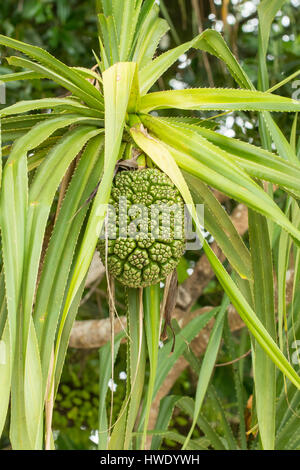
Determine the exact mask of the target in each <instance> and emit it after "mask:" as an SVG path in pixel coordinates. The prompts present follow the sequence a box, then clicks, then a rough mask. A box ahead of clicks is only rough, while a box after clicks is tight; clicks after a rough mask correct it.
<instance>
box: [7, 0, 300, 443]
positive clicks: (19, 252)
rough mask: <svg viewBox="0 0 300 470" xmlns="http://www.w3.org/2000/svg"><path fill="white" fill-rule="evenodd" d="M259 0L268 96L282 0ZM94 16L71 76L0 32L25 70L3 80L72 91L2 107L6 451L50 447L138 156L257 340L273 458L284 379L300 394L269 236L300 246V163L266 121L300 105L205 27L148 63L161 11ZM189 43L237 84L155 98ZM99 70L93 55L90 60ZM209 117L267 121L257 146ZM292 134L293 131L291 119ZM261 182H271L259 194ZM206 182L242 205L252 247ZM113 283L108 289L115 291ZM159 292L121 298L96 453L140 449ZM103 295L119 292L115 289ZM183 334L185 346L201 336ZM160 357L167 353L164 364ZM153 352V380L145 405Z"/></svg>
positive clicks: (134, 4) (110, 6) (263, 426)
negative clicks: (75, 342) (93, 268)
mask: <svg viewBox="0 0 300 470" xmlns="http://www.w3.org/2000/svg"><path fill="white" fill-rule="evenodd" d="M266 3H267V2H266V1H264V2H262V4H261V7H260V20H262V19H263V20H264V26H263V28H261V30H260V45H259V58H260V66H259V73H260V77H259V78H260V80H259V87H260V89H261V90H265V89H266V88H267V85H266V79H265V80H263V79H264V78H265V77H266V75H265V74H266V71H265V69H264V67H263V63H264V58H265V54H266V48H267V43H268V39H269V37H268V34H269V29H270V28H269V27H270V25H271V21H272V17H273V16H275V13H276V8H279V7H278V3H280V2H268V4H269V6H270V4H272V5H271V7H272V8H271V10H272V11H271V10H270V9H267V8H266ZM281 3H283V2H281ZM275 4H276V5H275ZM97 13H98V26H99V44H100V54H99V56H98V55H96V54H95V53H94V58H95V60H96V66H94V67H92V68H91V69H85V68H82V67H69V66H67V65H65V64H64V63H62V62H61V61H59V60H58V59H57V58H55V57H53V56H52V55H50V54H49V53H48V52H46V51H45V50H43V49H41V48H39V47H36V46H32V45H29V44H25V43H23V42H20V41H17V40H15V39H12V38H8V37H5V36H0V44H1V45H2V46H4V47H6V48H9V49H14V50H16V51H18V52H19V53H22V54H23V55H18V56H11V57H8V59H7V60H8V63H9V64H10V65H11V66H15V67H21V68H22V69H24V70H23V71H21V72H16V73H12V74H8V75H4V76H1V80H2V81H3V82H6V81H10V80H31V79H41V80H42V79H48V80H52V81H54V82H55V83H56V84H57V85H59V86H61V87H63V88H65V89H66V90H67V94H66V95H65V96H63V97H57V98H42V99H38V100H32V101H21V102H17V103H15V104H13V105H11V106H8V107H4V108H2V110H1V112H0V115H1V131H2V144H3V146H2V162H3V165H2V166H3V172H2V176H1V246H2V256H3V267H2V271H1V277H0V301H1V308H0V334H1V337H2V343H1V345H2V349H3V348H4V352H5V356H6V357H5V359H6V360H5V361H2V362H3V363H2V364H1V365H0V429H1V430H2V429H3V426H4V423H5V421H6V417H7V413H8V409H10V440H11V444H12V447H13V448H15V449H42V448H43V445H44V444H43V440H44V439H43V436H46V444H45V445H46V448H53V446H54V443H53V438H52V435H51V415H52V409H53V402H54V400H55V395H56V392H57V388H58V385H59V381H60V375H61V371H62V367H63V363H64V359H65V354H66V350H67V346H68V339H69V335H70V331H71V328H72V325H73V322H74V319H75V317H76V313H77V309H78V305H79V302H80V299H81V296H82V293H83V290H84V285H85V278H86V275H87V272H88V269H89V266H90V263H91V260H92V257H93V254H94V251H95V248H96V245H97V242H98V238H99V235H100V233H101V231H102V228H103V226H104V221H105V217H106V208H107V205H108V202H109V200H110V196H111V189H112V185H113V181H114V177H115V174H116V171H117V169H118V168H119V167H120V166H122V163H124V162H125V163H126V160H129V161H131V162H132V157H133V156H134V155H137V154H138V155H142V159H143V162H144V164H146V165H147V166H150V167H151V168H156V169H157V171H158V170H159V171H161V172H162V173H163V174H164V175H165V176H166V178H168V179H169V180H171V182H172V185H173V186H174V188H176V191H178V193H180V195H181V198H182V200H183V201H184V202H185V204H186V205H187V207H188V208H189V211H190V215H191V217H192V219H193V223H194V226H195V229H196V232H197V235H198V237H199V239H200V240H201V242H202V245H203V250H204V252H205V254H206V256H207V258H208V260H209V262H210V263H211V265H212V267H213V269H214V272H215V274H216V277H217V278H218V280H219V282H220V284H221V286H222V287H223V289H224V291H225V293H226V294H227V296H228V298H229V299H230V302H231V303H232V305H233V306H234V307H235V309H236V310H237V312H238V313H239V315H240V316H241V318H242V319H243V321H244V322H245V324H246V326H247V327H248V329H249V331H250V332H251V338H252V346H253V350H252V352H253V358H254V365H255V367H254V380H255V387H256V406H257V416H258V424H259V431H260V437H261V442H262V446H263V448H274V435H275V431H274V429H275V410H274V403H275V397H276V377H277V375H278V371H281V372H282V373H283V374H284V376H285V377H286V379H288V380H289V381H290V382H291V384H293V386H295V387H296V388H300V378H299V376H298V374H297V372H296V370H295V369H294V368H293V366H292V365H291V363H290V362H289V360H288V359H287V358H286V356H285V354H284V353H283V348H284V345H283V343H284V341H283V340H284V338H283V325H284V324H285V320H286V318H285V314H283V313H282V312H279V315H278V324H277V327H276V322H275V311H274V301H273V274H272V270H273V268H272V258H271V245H272V233H275V232H276V230H275V227H277V232H276V233H278V230H279V231H280V233H286V234H287V235H286V239H287V240H289V243H290V244H291V245H293V246H294V247H295V250H298V247H299V243H300V231H299V228H298V222H297V221H298V215H299V208H298V205H297V200H298V199H299V196H300V164H299V160H298V158H297V155H296V153H295V149H294V147H293V144H290V143H289V142H288V141H287V140H286V139H285V137H284V136H283V135H282V133H281V131H280V130H279V128H278V126H277V125H276V123H275V121H274V120H273V118H272V117H271V114H270V112H274V111H275V112H297V111H299V110H300V103H299V102H298V101H296V100H293V99H290V98H286V97H282V96H279V95H278V94H274V93H271V92H268V91H257V90H256V89H255V87H254V85H253V84H252V82H251V81H250V79H249V78H248V76H247V75H246V73H245V72H244V70H243V69H242V68H241V66H240V65H239V64H238V62H237V60H236V59H235V57H234V56H233V55H232V53H231V52H230V50H229V48H228V47H227V45H226V43H225V42H224V40H223V38H222V36H221V35H220V34H219V33H218V32H216V31H214V30H206V31H204V32H202V33H201V34H200V35H199V36H197V37H195V38H194V39H193V40H191V41H189V42H187V43H185V44H182V45H180V46H178V47H176V48H174V49H171V50H169V51H167V52H164V53H162V54H161V55H158V56H156V49H157V46H158V44H159V41H160V39H161V37H162V36H163V35H164V34H165V33H166V32H167V30H168V24H167V22H166V21H165V20H164V19H162V18H161V17H159V7H158V5H156V2H155V1H154V0H145V1H144V2H143V1H142V0H124V1H122V2H120V1H119V0H101V1H98V4H97ZM191 48H194V49H198V50H202V51H206V52H207V53H209V54H213V55H215V56H216V57H217V58H219V59H220V60H222V61H224V63H225V64H226V65H227V67H228V69H229V72H230V73H231V75H232V77H233V78H234V80H235V81H236V83H237V85H238V88H235V89H220V88H216V89H215V88H199V89H184V90H169V91H155V92H151V88H152V87H153V86H154V85H155V83H156V82H157V80H158V79H159V78H160V77H161V76H162V75H163V74H164V72H165V71H166V70H167V69H168V68H169V67H171V66H172V64H174V63H175V62H176V61H177V59H178V58H179V57H180V56H181V55H182V54H184V53H185V52H187V51H188V50H189V49H191ZM92 62H93V55H91V66H92ZM279 86H280V84H279V85H278V87H279ZM275 88H276V87H275ZM271 91H274V90H271ZM162 109H163V110H167V109H176V110H178V113H177V117H176V116H175V117H174V111H172V117H168V116H167V115H166V112H165V111H164V113H163V115H162V113H160V110H162ZM41 110H47V112H41ZM180 110H193V111H194V112H198V113H197V117H181V114H180ZM214 110H216V111H223V112H227V111H238V110H243V111H252V112H258V113H260V131H261V135H262V137H263V145H264V147H265V148H261V147H257V146H254V145H251V144H249V143H246V142H243V141H239V140H236V139H234V138H229V137H226V136H224V135H221V134H220V133H218V132H216V131H215V130H214V126H211V122H212V121H211V119H208V120H207V119H206V118H205V111H214ZM154 111H155V113H154ZM200 112H201V114H200ZM185 114H186V113H185ZM194 116H195V114H194ZM200 116H202V117H200ZM293 129H294V131H293V132H294V135H295V132H296V131H295V129H296V120H295V123H294V126H293ZM270 141H274V143H275V145H276V148H277V153H274V152H271V151H270V149H269V148H268V144H269V143H270ZM145 162H146V163H145ZM125 167H126V165H125ZM127 169H128V168H127ZM262 182H269V183H271V184H269V186H268V190H267V191H266V190H265V187H264V186H263V185H262ZM273 185H276V187H280V188H281V189H282V190H283V191H285V192H286V193H287V198H288V201H289V209H288V211H286V212H283V211H282V210H281V209H280V208H279V206H278V205H277V204H276V203H275V202H274V199H273V195H272V188H273ZM211 188H215V189H217V190H219V191H221V192H223V193H224V194H226V195H227V196H229V197H230V198H232V199H234V200H236V201H238V202H240V203H243V204H245V205H246V206H248V208H249V228H250V247H249V248H248V247H247V246H246V244H245V243H244V241H243V240H242V238H241V237H240V236H239V234H238V232H237V230H236V229H235V227H234V225H233V224H232V222H231V220H230V218H229V216H228V215H227V213H226V212H225V211H224V210H223V208H222V207H221V206H220V204H219V202H218V201H217V199H216V198H215V196H214V193H213V192H212V191H211ZM197 203H204V204H205V216H207V217H205V228H206V229H207V230H209V232H210V233H211V234H212V235H213V237H214V238H215V240H216V241H217V243H218V245H219V246H220V248H221V249H222V251H223V253H224V254H225V256H226V258H227V260H228V262H229V264H230V267H231V270H229V269H226V268H225V267H224V265H223V264H222V263H221V262H220V260H219V259H218V258H217V256H216V255H215V253H214V252H213V250H212V249H211V247H210V245H209V244H208V243H207V241H206V239H205V238H204V237H203V234H202V233H203V227H202V225H201V221H200V220H199V218H198V215H197V211H196V209H195V204H197ZM49 226H50V230H51V232H52V233H51V237H49ZM274 231H275V232H274ZM49 238H50V240H49ZM104 261H105V250H104ZM173 268H174V266H173V267H172V269H173ZM171 282H172V279H171V278H170V275H169V276H168V277H167V281H166V283H165V285H166V287H165V289H167V288H168V287H170V283H171ZM109 286H110V291H112V289H113V284H112V282H111V281H110V283H109ZM162 289H163V287H160V284H159V283H157V282H156V283H155V284H154V285H148V286H147V287H144V289H142V288H141V287H139V286H138V287H136V288H135V287H129V288H128V292H127V295H128V331H127V332H126V334H127V336H128V338H129V339H128V341H127V343H128V387H127V392H126V399H125V401H124V404H123V407H122V409H121V412H120V415H119V418H118V419H117V421H116V422H115V423H112V422H111V420H110V422H108V419H107V416H106V409H105V394H104V395H103V396H102V397H100V415H99V429H100V433H99V448H104V449H105V448H107V447H109V448H110V449H128V448H132V446H139V447H141V448H143V447H144V446H145V442H146V436H147V426H148V420H149V413H150V407H151V402H152V400H153V397H154V396H155V394H156V392H157V390H158V387H159V385H160V384H161V381H162V378H163V376H164V374H166V373H167V370H166V369H165V370H163V369H162V368H163V367H164V364H165V363H164V362H163V361H162V362H161V361H159V366H158V355H159V354H161V353H159V351H158V343H159V338H160V333H161V331H160V328H161V319H160V308H161V306H160V294H161V292H160V291H161V290H162ZM110 295H111V296H112V298H113V295H112V292H110ZM165 297H166V296H165ZM165 297H164V298H165ZM227 305H228V304H227V303H226V302H225V304H224V305H223V304H222V306H221V308H220V309H216V310H213V311H212V312H209V314H206V315H205V316H204V317H203V318H200V319H197V322H198V323H197V325H196V324H195V325H194V324H193V325H194V326H193V328H195V327H196V326H197V328H198V330H199V328H201V327H203V326H204V324H205V323H206V322H207V321H208V320H209V319H210V318H212V316H213V315H214V314H216V313H217V315H218V316H217V320H216V328H215V330H214V338H213V340H214V341H215V342H217V345H219V343H220V340H221V336H220V335H221V334H222V325H223V321H224V313H225V311H226V308H227ZM112 310H114V309H113V308H112ZM276 328H278V330H276ZM198 330H197V331H198ZM189 334H190V339H192V337H193V334H194V332H190V333H189ZM121 336H122V334H121V335H118V336H116V338H115V341H114V347H112V352H109V346H107V347H105V348H104V349H103V351H102V355H101V360H100V366H101V370H100V372H101V379H100V385H101V384H102V386H103V389H105V386H106V384H107V382H106V380H108V378H109V377H110V376H111V373H112V371H111V367H112V365H109V360H108V359H109V357H110V356H111V357H112V360H114V358H115V356H116V352H117V350H118V345H119V344H120V339H121ZM123 336H124V335H123ZM278 337H279V342H278ZM185 338H189V336H188V334H186V336H185ZM214 344H215V343H214V342H212V343H211V344H210V346H209V347H210V353H211V355H210V359H207V360H206V361H205V362H204V364H203V367H202V369H201V371H200V376H199V384H198V388H197V395H196V400H195V406H194V410H193V413H192V415H193V424H192V428H191V430H190V433H189V435H188V436H187V438H186V440H185V442H184V446H183V447H184V448H189V445H190V444H189V443H190V439H191V436H192V431H193V429H194V427H195V425H196V423H197V420H198V417H199V412H200V409H201V406H202V403H203V398H204V394H205V391H206V388H207V385H208V382H209V379H210V376H211V373H212V368H213V363H212V362H213V361H212V357H215V356H214V353H215V350H214ZM179 346H180V345H179ZM170 348H171V346H170ZM164 354H165V356H163V357H165V359H166V358H167V357H168V354H167V353H166V352H164ZM147 357H148V358H149V365H150V375H149V382H148V387H147V392H146V395H145V397H144V400H143V402H142V407H141V409H140V404H141V398H142V394H143V390H144V389H143V387H144V375H145V365H146V358H147ZM158 372H159V373H158ZM105 393H106V392H105ZM9 403H10V406H9ZM138 412H139V424H138V426H137V427H136V428H135V429H136V430H137V432H136V434H135V436H136V439H135V440H134V443H135V444H133V429H134V425H135V423H136V419H137V416H138ZM44 415H45V416H44ZM161 419H162V418H161ZM160 426H162V423H160Z"/></svg>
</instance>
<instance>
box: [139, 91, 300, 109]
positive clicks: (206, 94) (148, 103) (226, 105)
mask: <svg viewBox="0 0 300 470" xmlns="http://www.w3.org/2000/svg"><path fill="white" fill-rule="evenodd" d="M166 108H177V109H194V110H244V111H294V112H296V111H299V110H300V103H299V101H297V100H293V99H291V98H285V97H283V96H278V95H272V94H271V93H266V92H265V93H263V92H261V91H254V90H242V89H234V88H233V89H229V88H226V89H223V88H193V89H185V90H169V91H158V92H155V93H148V94H147V95H145V96H142V98H141V102H140V108H139V110H140V112H143V113H148V112H150V111H153V110H155V109H166Z"/></svg>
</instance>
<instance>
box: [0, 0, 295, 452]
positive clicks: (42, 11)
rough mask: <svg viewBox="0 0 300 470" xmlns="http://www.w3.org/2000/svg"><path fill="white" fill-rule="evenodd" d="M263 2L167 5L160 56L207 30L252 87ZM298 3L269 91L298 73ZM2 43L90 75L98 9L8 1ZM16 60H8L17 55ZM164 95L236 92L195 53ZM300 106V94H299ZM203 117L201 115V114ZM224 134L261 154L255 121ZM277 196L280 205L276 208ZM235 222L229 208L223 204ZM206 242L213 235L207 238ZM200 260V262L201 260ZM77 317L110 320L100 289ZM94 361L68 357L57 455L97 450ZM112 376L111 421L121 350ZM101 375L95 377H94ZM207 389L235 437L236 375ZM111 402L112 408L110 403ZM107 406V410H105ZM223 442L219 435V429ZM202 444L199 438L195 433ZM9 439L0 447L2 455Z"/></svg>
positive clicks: (276, 54) (212, 411)
mask: <svg viewBox="0 0 300 470" xmlns="http://www.w3.org/2000/svg"><path fill="white" fill-rule="evenodd" d="M258 3H259V1H258V0H257V1H256V0H255V1H245V0H225V1H221V0H201V1H198V0H196V1H193V0H164V2H162V1H161V2H160V4H161V7H162V14H163V15H164V16H165V17H166V18H167V19H168V20H169V21H170V25H171V29H170V32H169V33H168V34H167V35H166V36H164V37H163V39H162V41H161V44H160V48H159V49H160V50H158V54H159V53H160V52H162V51H163V50H166V49H168V48H169V47H173V46H175V45H177V44H178V43H180V42H184V41H187V40H189V39H191V38H192V37H193V36H195V35H196V34H197V33H198V32H199V31H201V30H202V29H205V28H214V29H216V30H218V31H220V32H222V33H223V34H224V37H225V39H226V41H227V43H228V44H229V45H230V47H231V49H232V50H233V52H234V53H235V55H236V56H237V57H238V59H239V61H240V63H241V64H242V66H243V67H244V68H245V71H246V72H247V74H248V75H249V76H250V77H251V79H252V80H253V82H254V84H256V80H257V28H258V20H257V10H256V9H257V4H258ZM299 7H300V0H291V1H287V2H286V4H285V6H284V8H283V9H282V10H281V11H279V12H278V14H277V16H276V20H275V22H274V24H273V26H272V34H271V41H270V48H269V51H268V57H267V59H268V67H269V77H270V87H271V86H272V85H274V84H275V83H277V82H280V81H281V80H282V79H283V78H284V77H286V76H288V75H290V74H291V73H293V72H294V71H296V70H297V69H299V66H300V34H299V24H300V8H299ZM0 33H1V34H5V35H7V36H10V37H13V38H16V39H19V40H22V41H25V42H29V43H31V44H35V45H38V46H42V47H44V48H46V49H47V50H48V51H49V52H51V53H52V54H53V55H55V56H56V57H57V58H59V59H61V60H62V61H64V62H66V63H67V64H68V65H70V66H75V65H76V66H83V67H92V66H93V65H94V64H95V61H94V57H93V53H92V50H94V51H95V52H96V53H97V54H99V46H98V42H97V24H96V17H95V13H94V5H93V2H92V1H90V0H86V1H84V0H5V1H2V2H1V5H0ZM0 51H1V62H0V74H3V73H9V72H11V71H12V70H11V69H10V68H9V67H8V66H7V63H6V61H5V55H11V54H10V52H11V51H8V50H5V51H4V50H3V49H2V50H0ZM13 54H14V52H13ZM158 86H159V87H160V88H161V89H163V88H164V89H169V88H177V89H178V88H186V87H188V88H190V87H198V86H201V87H206V86H218V87H233V86H235V85H234V83H233V81H232V79H231V77H230V75H229V74H228V73H227V71H226V69H225V68H224V66H223V65H222V64H221V63H220V62H219V61H218V60H217V59H216V58H214V57H211V56H203V55H202V54H201V53H200V52H196V51H191V52H189V53H188V54H184V55H183V56H181V57H180V60H179V61H178V63H177V64H176V65H175V66H174V67H172V68H171V69H170V70H169V71H168V72H167V73H166V74H165V76H164V77H163V79H162V80H160V82H159V84H158ZM297 88H298V90H300V80H299V81H298V83H297V80H296V81H294V82H290V83H288V84H287V85H285V86H284V87H282V88H281V90H280V93H281V94H282V95H286V96H291V95H292V93H293V91H297ZM62 93H63V91H62V90H61V89H59V88H57V86H56V85H55V84H53V83H52V82H51V81H47V80H44V81H43V82H41V81H39V80H33V81H30V82H27V83H25V82H15V83H8V84H7V104H12V103H14V102H16V101H18V100H21V99H34V98H42V97H44V96H45V97H46V96H59V95H61V94H62ZM299 98H300V93H299ZM206 115H207V113H206ZM279 119H280V120H279V124H280V127H281V129H282V130H283V132H284V134H286V135H288V134H289V133H290V127H291V119H292V117H291V116H289V114H288V113H285V114H282V117H281V116H280V117H279ZM217 121H218V122H219V126H220V132H221V133H224V134H225V135H228V136H231V137H237V138H240V139H243V140H247V141H249V142H254V143H256V144H259V141H258V133H257V121H256V118H255V116H251V114H249V113H248V114H245V113H235V115H234V116H233V115H232V114H227V115H226V116H220V118H218V119H217ZM280 196H281V194H280V192H278V194H277V197H278V202H279V203H280ZM226 204H227V205H226V209H227V210H228V211H229V212H231V210H232V208H233V207H232V205H231V202H228V203H226ZM208 238H209V234H208ZM200 254H201V253H200ZM200 254H199V252H197V253H196V252H188V254H187V255H186V257H185V258H183V259H182V261H181V262H180V265H179V268H178V274H179V281H180V282H183V281H184V280H185V279H186V277H187V276H188V274H190V273H191V272H192V269H193V266H194V264H195V262H196V261H197V259H198V258H199V255H200ZM86 294H88V295H86V296H85V299H86V300H85V301H83V303H82V305H81V307H80V310H79V315H78V318H79V319H98V318H105V317H107V316H108V305H107V302H106V285H105V280H103V281H102V282H101V283H100V284H99V285H98V286H94V287H93V292H92V293H89V292H86ZM221 298H222V290H221V288H220V286H219V285H218V283H217V282H216V281H215V280H213V281H211V282H210V284H209V285H208V286H207V288H206V289H205V290H204V292H203V294H202V295H201V297H200V298H199V299H198V301H197V303H196V304H195V306H194V308H198V307H201V306H207V305H212V306H215V305H219V304H220V300H221ZM117 306H118V311H119V313H120V314H123V313H124V311H125V306H124V295H123V292H122V289H118V298H117ZM234 344H235V349H236V350H235V355H234V357H238V356H241V355H242V354H243V353H244V352H245V351H248V350H249V347H250V346H249V338H248V333H247V332H246V331H243V330H242V331H241V332H239V333H238V334H235V335H234ZM98 357H99V353H98V351H97V350H88V351H86V350H75V349H70V350H69V352H68V357H67V361H66V365H65V368H64V372H63V376H62V382H61V385H60V388H59V393H58V396H57V401H56V406H55V411H54V422H53V428H54V430H55V433H54V434H55V438H56V446H57V448H59V449H92V448H96V442H97V436H96V433H95V429H97V426H98V380H99V358H98ZM118 357H119V358H118V360H117V363H116V369H115V382H114V383H111V382H110V383H109V386H110V387H113V388H114V389H115V399H114V407H115V409H114V411H115V413H117V412H118V411H119V409H120V406H121V403H122V400H123V397H124V394H125V383H126V380H125V379H126V375H125V373H124V370H125V368H126V364H125V348H124V349H123V346H122V345H121V351H120V354H119V356H118ZM231 357H232V351H231V353H229V351H228V349H227V346H226V341H225V342H224V344H223V346H222V349H221V351H220V353H219V357H218V362H219V363H223V362H227V361H230V358H231ZM238 367H239V370H240V372H241V376H242V377H243V387H244V391H245V394H244V395H245V414H246V418H247V408H246V403H247V400H248V399H249V397H250V398H251V391H252V378H251V363H250V359H249V357H246V358H244V359H243V360H241V361H240V362H239V363H238ZM100 372H101V371H100ZM195 385H196V379H195V376H194V374H193V372H192V371H191V370H190V369H186V370H185V372H184V373H183V374H182V376H181V377H180V378H179V380H178V381H177V382H176V384H175V386H174V389H173V390H172V392H174V393H176V394H177V395H179V394H181V395H187V396H194V393H195ZM213 385H214V386H215V388H216V390H217V392H218V398H219V399H220V400H221V402H222V405H223V407H224V408H225V409H226V413H227V417H228V418H229V420H230V422H231V424H232V428H233V430H234V428H235V422H236V415H237V406H238V404H237V401H236V396H235V393H234V380H233V372H232V366H225V367H218V368H216V370H215V373H214V378H213ZM109 396H110V394H108V400H109V399H110V397H109ZM108 406H109V403H108ZM204 414H205V416H206V418H207V420H208V421H209V422H210V423H212V424H213V425H214V426H215V427H218V426H220V424H219V423H220V419H221V418H220V416H219V412H218V410H217V408H216V406H215V398H214V397H213V396H212V395H208V397H207V399H206V402H205V406H204ZM188 419H189V418H188V417H187V416H186V415H185V414H184V413H183V412H182V411H179V410H175V412H174V415H173V418H172V421H171V429H177V430H179V431H180V432H181V433H183V434H185V433H186V430H188V425H189V421H188ZM219 432H220V434H222V428H221V427H220V429H219ZM195 433H196V435H197V433H198V435H199V430H197V429H196V430H195ZM7 442H8V441H6V438H5V435H4V437H3V438H2V442H0V447H5V445H7ZM176 446H177V444H176V443H175V442H173V441H171V440H165V441H164V442H163V447H164V448H176Z"/></svg>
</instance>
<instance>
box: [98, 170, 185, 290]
mask: <svg viewBox="0 0 300 470" xmlns="http://www.w3.org/2000/svg"><path fill="white" fill-rule="evenodd" d="M105 237H106V238H107V267H108V271H109V272H110V274H111V275H112V276H113V277H115V278H116V279H118V281H120V282H121V283H122V284H124V285H125V286H128V287H146V286H149V285H152V284H156V283H157V282H159V281H160V280H162V279H165V278H166V277H167V276H168V274H170V273H171V272H172V271H173V269H174V268H175V267H176V266H177V264H178V262H179V260H180V258H181V256H182V255H183V253H184V249H185V238H184V203H183V199H182V197H181V195H180V193H179V191H178V189H177V188H176V186H175V185H174V184H173V183H172V181H171V180H170V178H169V177H168V176H167V175H165V174H164V173H162V172H161V171H160V170H157V169H144V170H136V171H122V172H120V173H118V174H117V175H116V177H115V180H114V182H113V187H112V192H111V199H110V207H109V210H108V216H107V224H106V227H105V230H104V231H103V233H102V236H101V238H100V240H99V243H98V246H97V248H98V250H99V251H100V256H101V259H102V261H103V263H104V264H105V258H106V257H105V251H106V242H105Z"/></svg>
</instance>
